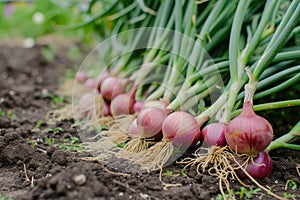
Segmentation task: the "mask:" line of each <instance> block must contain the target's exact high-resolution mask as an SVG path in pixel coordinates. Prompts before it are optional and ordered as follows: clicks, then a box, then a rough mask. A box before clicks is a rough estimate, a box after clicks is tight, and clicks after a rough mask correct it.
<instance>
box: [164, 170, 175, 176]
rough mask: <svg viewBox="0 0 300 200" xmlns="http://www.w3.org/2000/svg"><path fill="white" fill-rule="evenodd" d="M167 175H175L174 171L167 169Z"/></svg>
mask: <svg viewBox="0 0 300 200" xmlns="http://www.w3.org/2000/svg"><path fill="white" fill-rule="evenodd" d="M165 175H166V176H167V177H170V176H172V175H173V172H172V171H171V170H167V171H166V172H165Z"/></svg>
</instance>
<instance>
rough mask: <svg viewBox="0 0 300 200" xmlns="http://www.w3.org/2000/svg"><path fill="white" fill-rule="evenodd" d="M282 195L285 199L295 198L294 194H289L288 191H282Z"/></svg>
mask: <svg viewBox="0 0 300 200" xmlns="http://www.w3.org/2000/svg"><path fill="white" fill-rule="evenodd" d="M283 196H284V198H286V199H295V198H296V195H294V194H290V193H287V192H284V193H283Z"/></svg>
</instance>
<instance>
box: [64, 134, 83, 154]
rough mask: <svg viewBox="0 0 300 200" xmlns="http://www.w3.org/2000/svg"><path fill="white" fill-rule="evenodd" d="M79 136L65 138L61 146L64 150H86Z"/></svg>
mask: <svg viewBox="0 0 300 200" xmlns="http://www.w3.org/2000/svg"><path fill="white" fill-rule="evenodd" d="M78 141H79V138H78V137H70V139H65V140H64V142H62V143H60V144H59V148H60V149H62V150H68V151H81V150H84V149H85V147H84V146H82V145H81V144H78Z"/></svg>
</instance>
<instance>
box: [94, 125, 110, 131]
mask: <svg viewBox="0 0 300 200" xmlns="http://www.w3.org/2000/svg"><path fill="white" fill-rule="evenodd" d="M93 130H94V131H96V132H97V133H100V132H102V131H107V130H108V127H107V126H105V125H101V126H100V127H95V128H94V129H93Z"/></svg>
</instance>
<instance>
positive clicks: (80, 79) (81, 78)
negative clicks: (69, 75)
mask: <svg viewBox="0 0 300 200" xmlns="http://www.w3.org/2000/svg"><path fill="white" fill-rule="evenodd" d="M87 79H88V76H87V75H86V73H84V72H82V71H78V72H77V73H76V75H75V80H76V81H78V82H81V83H84V82H85V81H86V80H87Z"/></svg>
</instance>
